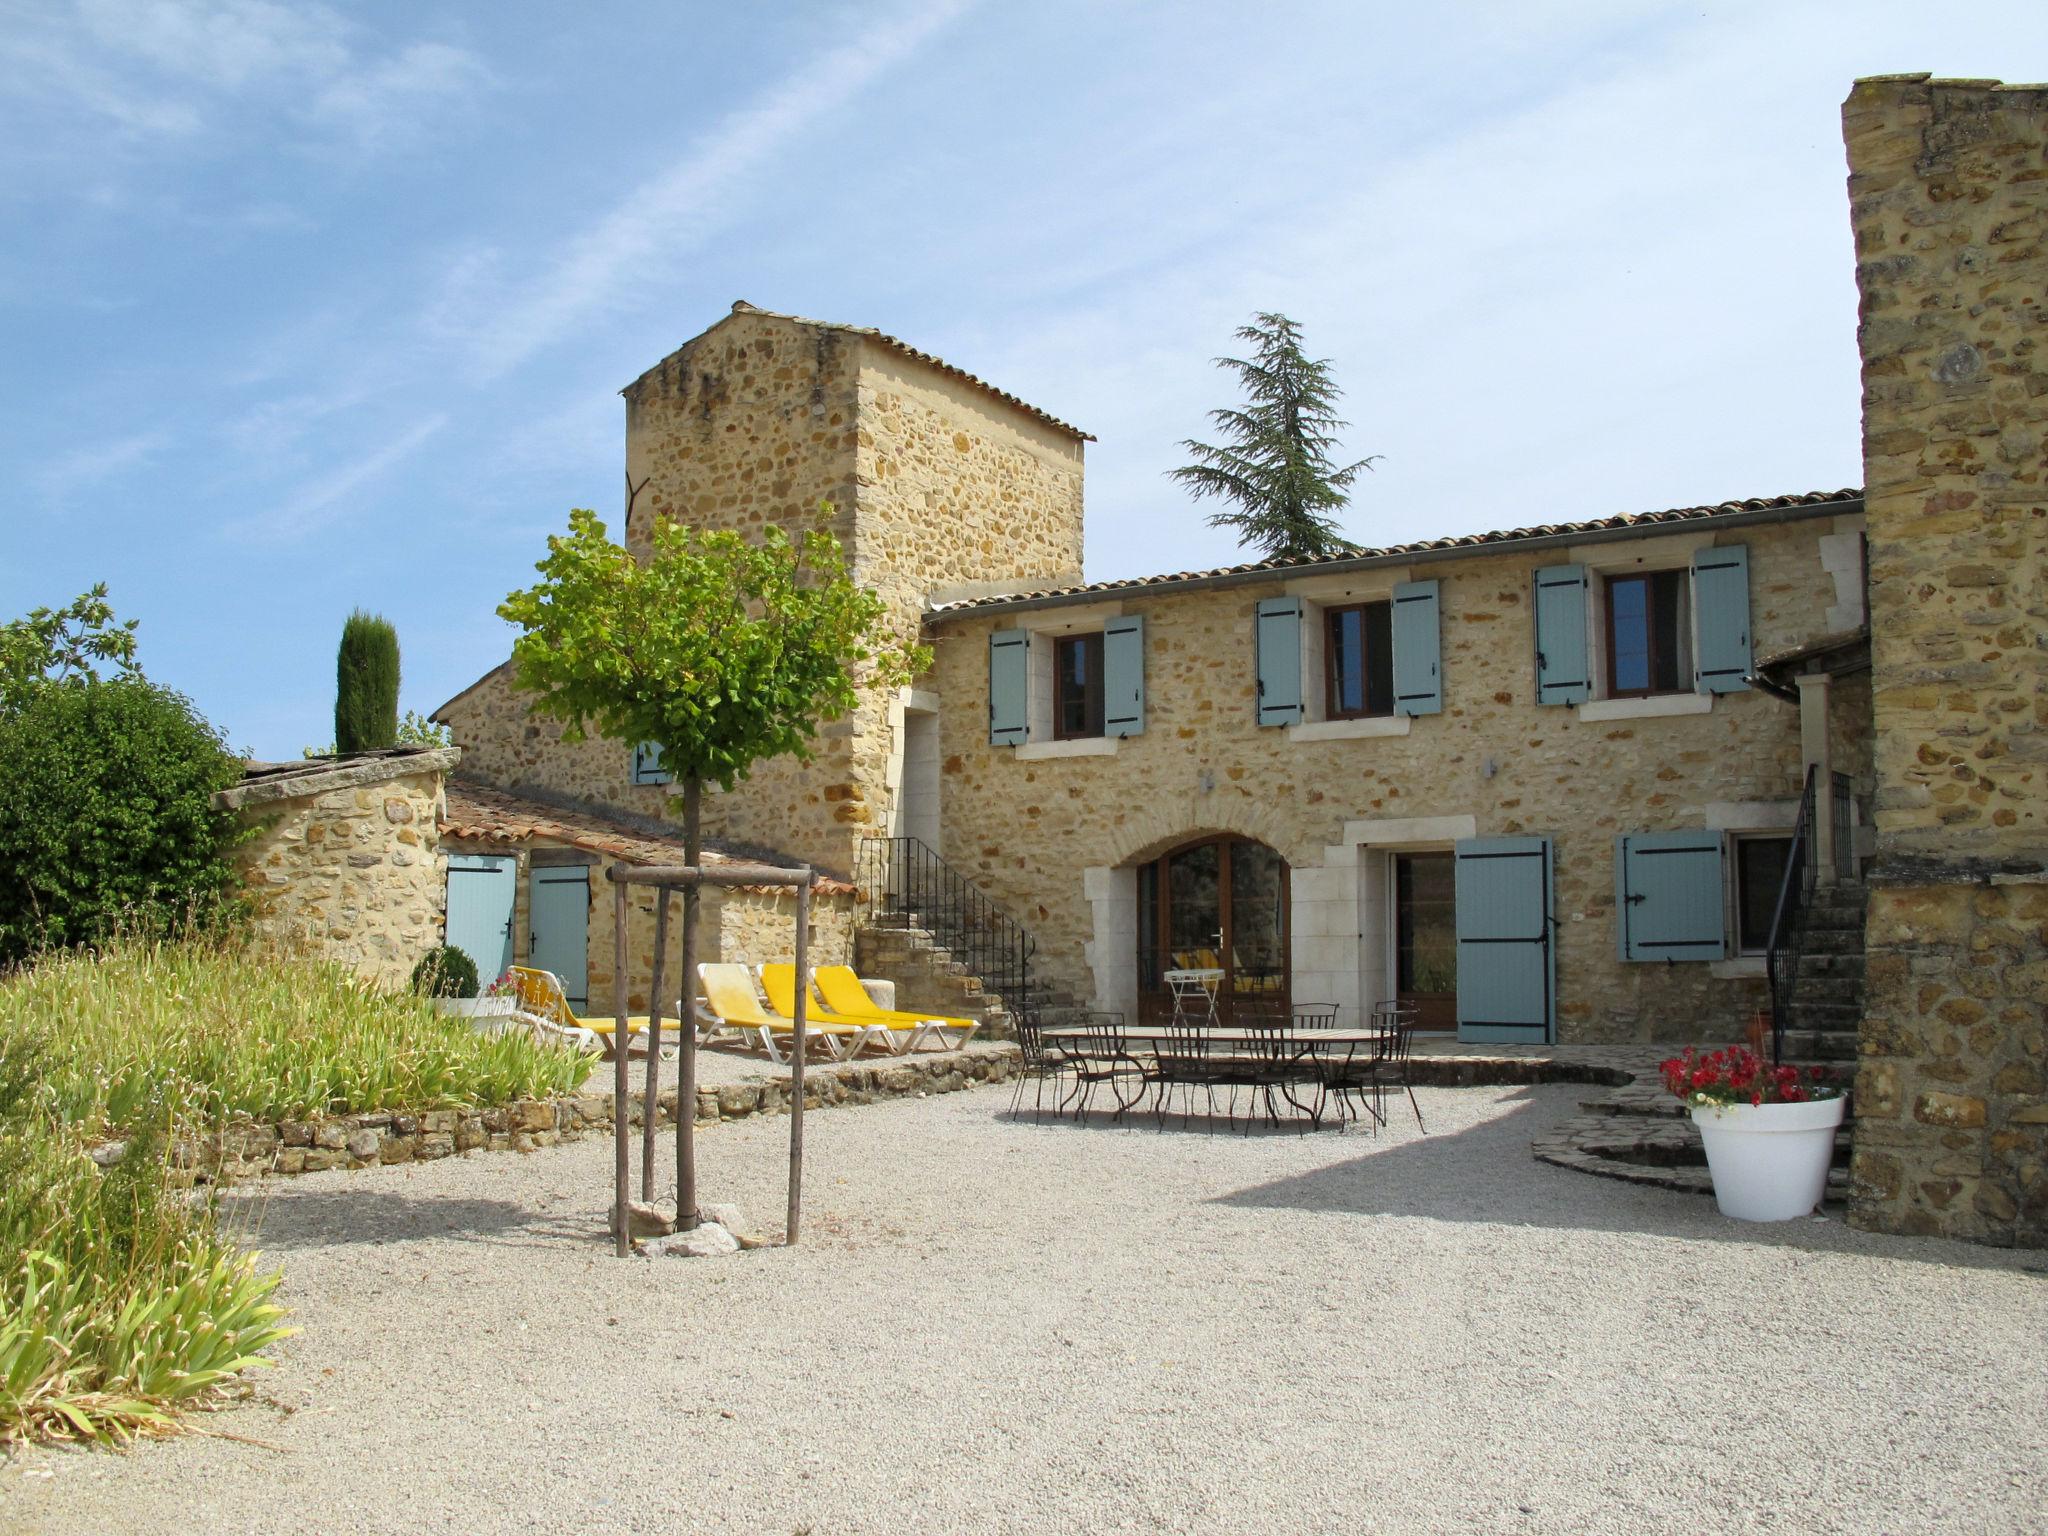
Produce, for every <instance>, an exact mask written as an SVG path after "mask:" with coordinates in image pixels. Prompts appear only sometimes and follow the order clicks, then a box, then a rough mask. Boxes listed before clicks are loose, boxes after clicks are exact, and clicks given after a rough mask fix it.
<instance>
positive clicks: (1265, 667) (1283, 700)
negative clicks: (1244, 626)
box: [1258, 597, 1301, 725]
mask: <svg viewBox="0 0 2048 1536" xmlns="http://www.w3.org/2000/svg"><path fill="white" fill-rule="evenodd" d="M1258 651H1259V724H1261V725H1296V724H1299V723H1300V721H1301V599H1300V598H1298V597H1265V598H1261V599H1259V617H1258Z"/></svg>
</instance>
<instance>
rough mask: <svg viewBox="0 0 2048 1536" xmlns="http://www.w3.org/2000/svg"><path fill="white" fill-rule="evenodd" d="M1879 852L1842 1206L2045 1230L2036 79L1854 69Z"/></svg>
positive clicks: (1997, 1231)
mask: <svg viewBox="0 0 2048 1536" xmlns="http://www.w3.org/2000/svg"><path fill="white" fill-rule="evenodd" d="M1842 120H1843V129H1844V134H1845V137H1846V139H1847V143H1848V153H1849V170H1850V175H1849V197H1850V213H1851V222H1852V224H1853V227H1854V231H1855V237H1856V253H1857V283H1858V288H1859V290H1860V293H1861V299H1862V324H1861V328H1860V331H1859V339H1860V344H1861V348H1862V355H1863V415H1864V428H1863V431H1864V471H1865V476H1866V485H1867V487H1868V504H1869V537H1870V558H1871V606H1872V612H1871V629H1872V652H1873V654H1872V662H1873V670H1872V694H1873V713H1874V720H1875V771H1876V777H1877V781H1878V793H1877V816H1876V820H1877V864H1876V868H1875V870H1874V872H1873V881H1874V888H1873V890H1872V893H1871V902H1870V925H1869V978H1870V985H1869V997H1868V1002H1867V1012H1866V1018H1865V1023H1864V1034H1863V1053H1864V1065H1863V1070H1862V1074H1861V1077H1860V1078H1859V1083H1858V1090H1857V1103H1856V1116H1857V1119H1856V1136H1855V1146H1856V1153H1855V1174H1856V1188H1857V1193H1856V1198H1855V1203H1854V1206H1853V1209H1852V1212H1851V1219H1852V1220H1853V1221H1855V1222H1856V1223H1857V1224H1859V1225H1862V1226H1865V1227H1870V1228H1874V1229H1878V1230H1884V1231H1899V1232H1939V1233H1945V1234H1948V1235H1951V1236H1959V1237H1968V1238H1975V1239H1979V1240H1983V1241H1988V1242H1994V1243H2015V1242H2017V1243H2022V1244H2028V1245H2041V1244H2044V1243H2048V1042H2044V1038H2043V1016H2044V1005H2048V650H2044V648H2043V644H2042V634H2043V630H2044V625H2048V579H2044V578H2048V486H2044V480H2043V463H2044V438H2048V368H2044V367H2043V366H2042V363H2041V347H2042V341H2043V339H2044V336H2048V303H2044V300H2048V260H2044V255H2043V252H2044V240H2048V87H2044V86H2001V85H1997V84H1995V83H1993V82H1989V81H1940V80H1933V79H1930V78H1929V77H1928V76H1925V75H1910V76H1886V77H1880V78H1877V79H1871V80H1864V81H1859V82H1858V83H1857V85H1856V87H1855V89H1854V90H1853V91H1852V92H1851V93H1850V96H1849V99H1848V101H1847V102H1846V103H1845V104H1844V106H1843V110H1842Z"/></svg>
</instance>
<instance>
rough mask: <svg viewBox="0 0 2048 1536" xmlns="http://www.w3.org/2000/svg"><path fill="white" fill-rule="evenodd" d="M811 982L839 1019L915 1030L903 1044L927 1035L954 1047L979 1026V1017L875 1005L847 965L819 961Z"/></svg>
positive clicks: (968, 1037) (970, 1037)
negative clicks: (956, 1016)
mask: <svg viewBox="0 0 2048 1536" xmlns="http://www.w3.org/2000/svg"><path fill="white" fill-rule="evenodd" d="M811 986H812V988H813V990H814V991H816V993H817V995H818V996H819V997H822V998H823V999H824V1000H825V1002H826V1003H827V1004H828V1005H829V1006H830V1007H831V1009H832V1012H833V1013H834V1015H836V1016H837V1017H839V1018H842V1019H859V1020H865V1021H867V1022H869V1023H875V1024H884V1025H887V1026H888V1027H889V1028H890V1029H908V1030H915V1031H916V1033H914V1034H912V1035H911V1037H910V1042H909V1044H908V1045H906V1046H905V1047H904V1049H906V1050H910V1049H914V1048H915V1047H916V1045H917V1043H918V1042H919V1041H920V1040H921V1039H923V1038H924V1037H925V1036H926V1035H930V1036H931V1037H933V1038H935V1039H937V1040H938V1041H939V1043H940V1044H942V1045H947V1046H951V1047H952V1048H953V1049H955V1050H957V1049H959V1048H960V1047H961V1046H963V1045H965V1044H966V1043H967V1042H968V1041H970V1040H972V1039H973V1038H974V1034H975V1031H976V1030H978V1029H980V1028H981V1020H979V1019H960V1018H955V1017H953V1016H952V1015H950V1014H944V1013H919V1012H917V1011H916V1010H915V1009H910V1010H905V1009H902V1008H878V1007H876V1006H875V1000H874V999H873V998H871V997H869V996H868V989H867V988H866V987H864V986H862V985H861V980H860V978H859V977H858V976H856V975H855V974H854V973H853V967H852V966H850V965H821V966H819V967H818V968H817V970H816V971H814V972H812V974H811Z"/></svg>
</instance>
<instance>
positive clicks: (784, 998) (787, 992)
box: [760, 964, 914, 1055]
mask: <svg viewBox="0 0 2048 1536" xmlns="http://www.w3.org/2000/svg"><path fill="white" fill-rule="evenodd" d="M760 974H761V990H762V991H763V992H765V993H767V994H768V1006H769V1007H770V1008H772V1009H774V1010H775V1013H776V1015H777V1016H778V1017H779V1018H781V1019H782V1020H784V1021H785V1023H787V1022H789V1021H791V1020H794V1019H795V1017H796V967H795V966H793V965H788V964H779V965H764V966H762V967H761V972H760ZM812 1020H816V1021H818V1022H819V1023H820V1024H830V1025H832V1026H834V1027H836V1028H840V1029H857V1030H859V1031H860V1032H861V1041H860V1044H862V1045H872V1046H874V1047H876V1049H878V1050H882V1051H886V1052H889V1053H890V1054H892V1055H893V1054H895V1053H896V1052H897V1051H900V1050H902V1049H903V1043H902V1041H901V1040H900V1039H899V1038H898V1036H897V1034H896V1031H895V1030H894V1029H892V1028H890V1026H889V1024H888V1023H887V1022H886V1021H884V1020H882V1019H878V1018H868V1019H863V1018H853V1017H849V1016H847V1015H845V1014H840V1013H835V1012H834V1011H833V1010H831V1009H830V1008H827V1007H826V1006H825V1005H824V1004H822V1003H820V1002H819V1001H818V999H817V994H816V992H815V991H814V992H813V993H812V995H811V1000H810V1003H809V1005H808V1006H807V1007H806V1008H805V1009H804V1021H805V1023H806V1024H809V1023H810V1022H811V1021H812ZM913 1039H914V1037H913Z"/></svg>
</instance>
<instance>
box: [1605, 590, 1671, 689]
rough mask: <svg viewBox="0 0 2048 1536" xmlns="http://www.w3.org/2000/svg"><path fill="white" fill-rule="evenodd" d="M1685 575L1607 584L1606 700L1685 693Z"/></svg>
mask: <svg viewBox="0 0 2048 1536" xmlns="http://www.w3.org/2000/svg"><path fill="white" fill-rule="evenodd" d="M1685 580H1686V573H1685V572H1684V571H1647V572H1645V573H1644V574H1642V575H1640V576H1610V577H1608V578H1607V695H1608V697H1609V698H1615V699H1626V698H1642V697H1645V696H1647V695H1650V694H1655V693H1680V692H1684V691H1688V690H1689V688H1690V686H1691V685H1690V681H1689V680H1688V679H1687V678H1686V676H1685V667H1684V658H1683V655H1682V651H1683V637H1684V634H1685Z"/></svg>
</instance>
